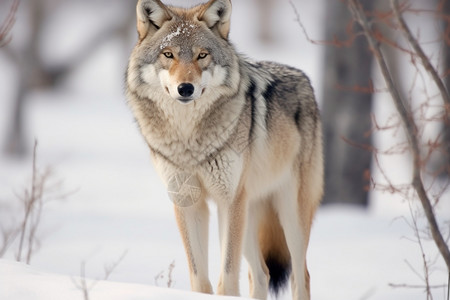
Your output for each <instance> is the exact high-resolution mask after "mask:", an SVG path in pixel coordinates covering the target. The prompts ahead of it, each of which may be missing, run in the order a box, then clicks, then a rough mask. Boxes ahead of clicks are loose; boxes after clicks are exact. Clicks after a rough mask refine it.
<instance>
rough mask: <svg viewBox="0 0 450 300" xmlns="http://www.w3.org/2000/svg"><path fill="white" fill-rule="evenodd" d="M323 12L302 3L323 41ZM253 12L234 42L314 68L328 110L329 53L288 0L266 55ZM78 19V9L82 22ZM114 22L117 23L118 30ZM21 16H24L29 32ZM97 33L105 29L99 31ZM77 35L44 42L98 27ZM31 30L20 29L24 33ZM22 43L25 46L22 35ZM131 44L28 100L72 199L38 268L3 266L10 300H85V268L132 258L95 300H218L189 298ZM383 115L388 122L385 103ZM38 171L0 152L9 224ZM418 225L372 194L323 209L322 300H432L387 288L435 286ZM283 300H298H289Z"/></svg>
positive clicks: (2, 282)
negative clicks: (364, 200)
mask: <svg viewBox="0 0 450 300" xmlns="http://www.w3.org/2000/svg"><path fill="white" fill-rule="evenodd" d="M171 2H172V3H178V4H179V3H180V1H178V2H177V1H175V0H174V1H171ZM196 2H199V1H196ZM183 3H184V2H183ZM277 3H278V2H277ZM313 3H314V4H313ZM321 3H322V2H321V1H317V2H313V1H309V2H308V1H298V2H295V5H296V6H297V7H298V9H299V12H300V14H301V17H302V21H303V23H304V24H305V26H306V28H307V30H308V31H309V34H310V35H311V36H313V37H315V38H317V39H320V38H321V30H322V28H321V27H320V21H321V17H320V16H321V9H322V4H321ZM112 5H113V4H112ZM130 5H131V4H130ZM133 5H134V4H133ZM255 5H257V2H256V1H233V14H232V28H231V40H232V41H233V43H234V44H235V45H236V46H237V48H238V50H239V51H242V52H244V53H246V54H247V55H248V56H249V57H252V58H255V59H266V60H268V59H270V60H275V61H279V62H282V63H287V64H290V65H293V66H296V67H299V68H302V69H303V70H305V72H306V74H308V75H309V76H310V77H311V80H312V83H313V86H314V87H315V90H316V93H317V96H318V99H320V94H321V91H320V90H321V84H322V82H321V80H320V78H321V77H320V76H321V71H320V70H321V67H322V66H321V57H322V56H321V55H322V48H321V47H320V46H315V45H311V44H310V43H308V42H307V41H306V40H305V38H304V37H303V35H302V33H301V30H300V29H299V28H298V26H297V25H296V24H295V22H294V18H295V16H294V14H293V12H292V8H291V6H290V5H289V3H288V1H280V3H279V5H277V6H276V9H275V10H274V12H273V18H274V21H273V24H274V26H272V27H273V30H274V35H275V44H271V45H265V44H261V43H260V42H258V41H257V37H256V36H257V28H258V21H257V19H256V17H255V16H256V14H255V13H254V9H255ZM60 9H61V8H60ZM80 9H82V8H80V6H79V5H77V10H76V11H75V12H74V14H75V13H77V12H78V11H79V10H80ZM108 11H109V10H108ZM111 11H120V9H119V10H113V9H112V10H111ZM77 14H78V13H77ZM69 15H70V14H69ZM90 16H91V15H90ZM318 16H319V17H318ZM102 17H103V15H102ZM115 17H118V16H117V14H114V15H113V16H111V20H113V19H114V18H115ZM55 18H56V17H55ZM105 18H106V17H105ZM22 19H23V18H22V15H20V14H19V15H18V18H17V22H18V23H20V22H22ZM56 19H57V18H56ZM74 19H77V18H75V17H74ZM89 19H90V18H89ZM111 20H109V21H108V22H111ZM89 22H91V23H92V24H91V26H94V27H95V26H96V25H95V21H92V20H91V21H89ZM67 26H75V27H71V28H66V27H67ZM76 26H77V25H76V24H75V25H72V24H71V23H70V22H68V23H66V24H65V26H64V27H58V26H49V29H48V30H49V32H47V34H49V35H51V36H53V38H52V37H48V38H46V39H45V40H46V43H50V41H53V42H54V43H55V41H57V37H59V36H60V35H61V34H62V33H63V32H64V31H65V30H70V31H69V32H77V34H76V35H75V36H76V38H77V39H78V38H80V39H81V37H82V35H83V32H80V30H81V31H85V30H86V27H85V26H83V27H81V28H80V30H79V31H77V30H76ZM23 27H24V26H19V24H18V26H17V28H15V30H18V29H20V28H22V29H23ZM14 35H15V36H20V32H14ZM66 38H67V37H66ZM71 42H73V41H71ZM121 43H122V41H120V42H118V41H116V40H113V41H110V42H108V43H105V44H104V45H103V46H102V47H100V48H99V49H98V50H97V51H96V52H95V53H93V54H92V55H91V57H90V58H89V59H88V61H87V62H85V63H84V64H82V65H80V66H78V67H77V69H76V70H75V71H74V72H73V73H72V74H71V76H70V77H69V78H68V79H67V80H66V82H65V83H64V84H63V85H62V86H61V87H60V88H58V89H57V90H40V91H39V90H36V91H33V92H32V93H31V94H30V95H29V96H28V98H27V102H28V106H27V109H26V115H25V119H26V122H25V126H26V129H27V142H28V145H29V147H30V148H29V150H31V146H32V144H33V140H34V139H35V138H36V139H38V141H39V146H38V166H39V167H40V168H41V169H44V168H46V167H51V168H52V170H53V177H52V178H53V179H52V182H54V183H55V182H59V181H62V184H61V188H60V189H61V191H63V192H71V193H70V195H69V196H68V197H67V199H66V200H63V201H56V200H55V201H51V202H48V203H47V204H46V206H45V208H44V214H43V218H42V224H41V226H40V227H39V231H38V236H39V238H40V241H41V244H40V247H39V249H38V250H37V251H35V254H34V256H33V257H32V260H31V264H30V266H27V265H24V264H23V263H16V262H14V255H15V253H16V251H17V245H13V247H12V248H11V249H10V251H9V252H8V253H7V254H6V255H5V256H4V257H3V259H2V260H0V299H2V300H3V299H8V300H29V299H36V300H41V299H42V300H44V299H45V300H48V299H65V300H66V299H83V295H82V292H81V290H80V289H78V288H77V287H76V284H75V283H74V281H75V282H79V279H80V278H79V276H80V266H81V265H82V264H83V263H84V264H85V267H86V273H85V274H86V277H87V278H91V279H92V280H96V279H97V278H103V273H104V271H103V270H104V267H105V266H107V265H111V263H114V262H116V261H117V259H118V258H119V257H121V255H122V254H123V253H124V252H126V255H125V257H124V259H123V260H122V261H121V262H120V263H119V264H118V266H117V268H115V269H114V271H113V272H112V274H111V276H110V277H109V281H99V282H98V283H97V284H96V285H95V286H94V287H93V288H92V290H91V291H90V295H91V299H94V300H96V299H113V300H114V299H219V297H211V296H206V295H198V294H193V293H191V292H189V290H190V284H189V274H188V271H187V269H188V267H187V262H186V258H185V254H184V250H183V247H182V243H181V239H180V238H179V233H178V230H177V228H176V224H175V219H174V215H173V208H172V205H173V204H172V203H171V202H170V200H169V198H168V195H167V193H166V191H165V190H164V188H163V185H162V183H161V181H160V180H159V178H158V177H157V175H156V173H155V172H154V170H153V167H152V165H151V162H150V158H149V155H148V150H147V146H146V144H145V142H144V141H143V139H142V138H141V136H140V135H139V132H138V129H137V125H136V124H135V122H134V120H133V116H132V115H131V113H130V111H129V109H128V107H127V106H126V104H125V96H124V94H123V72H124V70H125V65H126V61H127V56H128V52H127V51H129V48H131V47H132V43H133V42H130V45H126V46H124V45H122V44H121ZM63 44H66V42H64V43H63ZM69 46H70V45H69V44H67V45H65V46H60V47H61V48H59V47H56V48H55V47H50V46H49V45H45V47H44V46H43V47H42V48H43V49H44V50H45V51H47V52H46V53H45V55H44V56H45V58H46V60H49V59H50V58H51V57H55V58H56V59H57V60H60V59H61V60H62V59H65V58H66V57H68V56H70V55H68V54H66V53H65V51H66V50H67V49H65V47H69ZM70 47H72V46H70ZM124 48H125V50H124ZM51 51H55V52H54V53H52V52H51ZM58 51H59V52H58ZM0 66H1V67H0V82H2V85H1V87H0V89H1V94H2V95H3V98H2V101H0V126H1V127H0V142H3V141H4V138H5V135H6V124H7V122H6V121H5V120H6V119H9V118H10V112H11V108H12V100H11V99H13V98H12V97H13V96H14V94H15V90H14V88H15V82H17V73H16V72H15V71H13V65H12V64H11V63H10V62H9V61H8V58H7V57H6V56H5V55H3V54H2V52H1V51H0ZM386 101H388V100H386ZM383 103H384V102H383ZM378 113H381V114H386V113H390V112H389V111H388V112H387V111H386V106H384V105H382V106H381V105H379V106H378ZM391 139H392V137H391ZM379 140H382V139H381V137H379ZM29 152H30V153H31V151H29ZM385 162H386V166H387V168H388V171H389V172H390V174H395V175H396V176H401V177H402V178H403V179H402V180H400V182H404V181H405V180H404V175H405V174H407V172H408V170H407V169H406V166H407V165H406V164H407V161H401V162H400V161H399V159H398V158H391V159H389V158H388V159H387V160H385ZM30 169H31V155H29V156H28V157H27V158H26V159H24V160H19V159H13V158H10V157H6V156H2V155H0V224H1V225H3V226H4V225H8V224H6V223H7V222H12V221H14V220H16V221H18V220H20V217H21V215H20V214H19V213H18V211H19V203H18V201H17V197H16V195H15V194H17V193H19V194H20V193H21V192H22V190H23V188H24V187H25V186H27V185H28V183H29V180H30V177H31V174H30ZM412 205H413V207H414V209H415V207H417V203H413V204H412ZM436 209H437V211H438V212H439V215H438V217H439V220H440V223H441V224H442V225H443V226H444V227H445V226H447V228H448V220H449V219H450V197H448V195H446V196H444V197H443V198H442V199H441V203H440V206H439V207H437V208H436ZM216 220H217V217H216V213H215V207H214V206H211V229H210V255H209V264H210V276H211V280H212V283H213V286H214V287H215V286H216V285H217V281H218V275H219V269H220V261H219V255H220V254H219V246H218V237H217V232H218V229H217V221H216ZM409 220H410V212H409V205H408V203H407V202H405V201H403V200H401V199H399V198H398V197H393V196H392V195H390V194H386V193H385V194H383V193H381V192H375V193H373V195H372V201H371V205H370V207H369V209H368V210H367V211H366V210H360V209H356V208H352V207H341V206H332V207H325V208H321V209H320V210H319V212H318V214H317V217H316V221H315V223H314V227H313V230H312V234H311V241H310V247H309V252H308V266H309V269H310V273H311V290H312V295H313V299H318V300H327V299H333V300H335V299H370V300H385V299H396V300H398V299H399V300H402V299H404V300H406V299H408V300H419V299H425V295H424V293H423V289H404V288H392V287H390V286H389V284H390V283H393V284H411V285H423V280H422V279H421V278H420V277H419V276H418V275H417V274H416V273H418V274H423V273H422V267H423V263H422V254H421V252H420V249H419V246H418V245H417V243H415V242H413V241H411V239H414V234H413V230H412V229H411V228H410V226H409V225H408V222H410V221H409ZM444 222H447V223H444ZM420 225H423V218H420ZM424 249H425V250H426V253H427V259H428V260H430V261H434V260H435V258H436V261H435V262H434V264H433V266H432V269H431V271H432V272H431V276H430V281H431V283H432V284H433V285H445V284H446V282H447V275H446V270H445V264H444V263H443V261H442V259H440V258H439V255H438V253H437V251H436V249H435V247H434V246H433V243H432V242H430V241H424ZM172 262H174V265H175V267H174V269H173V271H172V273H171V278H172V280H173V284H172V287H171V288H170V289H168V288H165V287H166V285H167V281H168V277H169V275H168V268H169V265H170V264H171V263H172ZM412 268H414V270H412ZM158 275H162V276H163V277H162V278H161V276H158ZM247 281H248V280H247V268H246V263H245V262H243V264H242V272H241V290H242V294H243V295H244V296H247V295H248V283H247ZM433 293H434V296H435V299H444V298H445V297H444V294H445V289H444V288H443V287H440V288H437V289H435V290H433ZM280 299H290V295H289V292H288V293H286V294H284V295H283V296H282V297H280Z"/></svg>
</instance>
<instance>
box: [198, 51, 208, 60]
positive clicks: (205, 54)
mask: <svg viewBox="0 0 450 300" xmlns="http://www.w3.org/2000/svg"><path fill="white" fill-rule="evenodd" d="M207 56H208V53H205V52H201V53H200V54H199V55H198V59H204V58H205V57H207Z"/></svg>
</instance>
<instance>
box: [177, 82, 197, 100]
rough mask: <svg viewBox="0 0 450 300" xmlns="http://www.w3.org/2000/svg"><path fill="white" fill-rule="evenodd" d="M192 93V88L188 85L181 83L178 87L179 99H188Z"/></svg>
mask: <svg viewBox="0 0 450 300" xmlns="http://www.w3.org/2000/svg"><path fill="white" fill-rule="evenodd" d="M193 93H194V86H193V85H192V84H190V83H182V84H180V85H179V86H178V94H180V96H181V97H190V96H192V94H193Z"/></svg>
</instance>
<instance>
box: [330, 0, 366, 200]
mask: <svg viewBox="0 0 450 300" xmlns="http://www.w3.org/2000/svg"><path fill="white" fill-rule="evenodd" d="M364 5H365V7H366V9H369V8H370V7H371V6H373V1H371V0H368V1H364ZM353 27H355V24H354V22H353V21H352V18H351V15H350V13H349V11H348V9H347V6H346V4H345V3H344V2H342V1H330V2H329V3H328V4H327V5H326V21H325V40H326V41H328V42H329V43H331V44H332V45H333V46H332V47H326V49H325V55H324V66H323V68H324V74H325V77H324V85H323V88H322V89H323V95H324V97H323V105H322V106H323V108H322V111H323V122H324V140H325V161H326V164H325V166H326V167H325V182H326V185H325V196H324V200H323V201H324V203H349V204H357V205H363V206H366V205H367V203H368V193H369V186H370V182H369V178H370V175H369V174H370V164H371V153H370V151H367V150H365V149H362V148H360V147H354V145H352V144H349V143H348V142H347V141H352V142H354V143H356V144H361V145H371V135H370V130H371V128H372V124H371V117H370V113H371V110H372V88H371V69H372V55H371V53H370V52H369V50H368V48H367V42H366V40H365V39H364V38H363V37H361V36H354V35H353V31H354V29H353Z"/></svg>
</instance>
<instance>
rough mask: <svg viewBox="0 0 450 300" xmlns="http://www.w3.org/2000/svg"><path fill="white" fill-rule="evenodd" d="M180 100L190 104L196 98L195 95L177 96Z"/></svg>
mask: <svg viewBox="0 0 450 300" xmlns="http://www.w3.org/2000/svg"><path fill="white" fill-rule="evenodd" d="M177 100H178V101H180V102H181V103H183V104H188V103H190V102H192V101H193V100H194V98H193V97H179V98H177Z"/></svg>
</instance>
